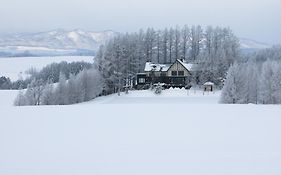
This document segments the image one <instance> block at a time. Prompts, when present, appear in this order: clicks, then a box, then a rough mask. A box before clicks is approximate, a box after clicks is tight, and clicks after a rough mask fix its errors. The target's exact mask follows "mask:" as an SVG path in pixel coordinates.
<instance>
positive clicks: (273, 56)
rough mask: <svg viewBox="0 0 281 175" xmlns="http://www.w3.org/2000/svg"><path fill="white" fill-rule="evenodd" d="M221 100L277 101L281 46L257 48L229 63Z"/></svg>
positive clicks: (280, 92) (280, 97) (279, 97)
mask: <svg viewBox="0 0 281 175" xmlns="http://www.w3.org/2000/svg"><path fill="white" fill-rule="evenodd" d="M221 102H222V103H231V104H247V103H254V104H281V47H280V46H279V47H277V46H275V47H273V48H270V49H265V50H262V51H259V52H257V53H255V54H253V55H252V56H249V57H248V59H247V60H246V61H244V62H237V63H235V64H233V65H232V66H231V67H230V68H229V70H228V74H227V77H226V82H225V85H224V87H223V90H222V94H221Z"/></svg>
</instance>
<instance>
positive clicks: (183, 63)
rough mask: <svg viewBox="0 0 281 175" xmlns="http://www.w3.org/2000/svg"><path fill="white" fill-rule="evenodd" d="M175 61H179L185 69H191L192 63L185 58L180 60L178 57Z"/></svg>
mask: <svg viewBox="0 0 281 175" xmlns="http://www.w3.org/2000/svg"><path fill="white" fill-rule="evenodd" d="M177 61H178V62H180V63H181V64H182V65H183V66H184V67H185V68H186V69H187V70H189V71H190V70H192V66H193V64H189V63H187V62H186V61H185V60H183V61H182V60H180V59H178V60H177Z"/></svg>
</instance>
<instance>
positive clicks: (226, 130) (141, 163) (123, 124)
mask: <svg viewBox="0 0 281 175" xmlns="http://www.w3.org/2000/svg"><path fill="white" fill-rule="evenodd" d="M15 92H16V91H15ZM8 93H10V94H14V92H9V91H5V92H3V91H0V97H1V101H2V102H0V104H1V105H6V106H2V107H0V111H1V113H0V174H3V175H39V174H40V175H50V174H51V175H82V174H83V175H90V174H91V175H92V174H94V175H113V174H115V175H158V174H161V175H171V174H173V175H187V174H191V175H280V174H281V166H280V164H281V127H280V123H281V108H280V106H278V105H276V106H274V105H258V106H257V105H222V104H217V102H218V99H219V92H216V93H215V94H213V93H210V94H205V95H203V94H202V92H199V91H197V92H196V94H194V92H193V91H190V92H189V94H187V91H185V90H178V89H175V90H165V91H163V93H162V94H161V95H155V94H153V92H151V91H135V92H130V93H129V94H128V95H125V94H122V95H121V96H117V95H111V96H107V97H101V98H97V99H95V100H93V101H91V102H87V103H83V104H78V105H71V106H37V107H13V106H9V104H6V103H5V101H6V102H7V103H8V102H9V101H12V100H11V98H12V97H11V96H12V95H6V96H5V97H4V96H3V94H8ZM2 97H3V98H2ZM3 101H4V102H3Z"/></svg>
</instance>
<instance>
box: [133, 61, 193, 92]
mask: <svg viewBox="0 0 281 175" xmlns="http://www.w3.org/2000/svg"><path fill="white" fill-rule="evenodd" d="M191 68H192V64H188V63H186V62H185V61H184V60H180V59H177V60H176V61H175V62H174V63H173V64H154V63H152V62H146V64H145V68H144V73H139V74H137V88H138V89H144V88H146V87H148V86H150V85H153V84H156V83H161V84H163V86H164V87H165V88H169V87H179V88H182V87H185V88H190V85H189V84H190V79H191Z"/></svg>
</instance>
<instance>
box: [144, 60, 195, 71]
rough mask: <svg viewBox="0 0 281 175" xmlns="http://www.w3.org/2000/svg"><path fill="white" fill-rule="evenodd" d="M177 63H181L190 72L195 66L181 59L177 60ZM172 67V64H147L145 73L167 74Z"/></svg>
mask: <svg viewBox="0 0 281 175" xmlns="http://www.w3.org/2000/svg"><path fill="white" fill-rule="evenodd" d="M177 61H178V62H179V63H181V64H182V65H183V66H184V67H185V68H186V69H187V70H189V71H191V70H192V67H193V64H189V63H187V62H186V61H185V60H183V61H182V60H180V59H177ZM171 65H172V64H156V63H152V62H146V63H145V68H144V71H145V72H150V71H156V72H161V71H163V72H166V71H168V69H169V68H170V67H171Z"/></svg>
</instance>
